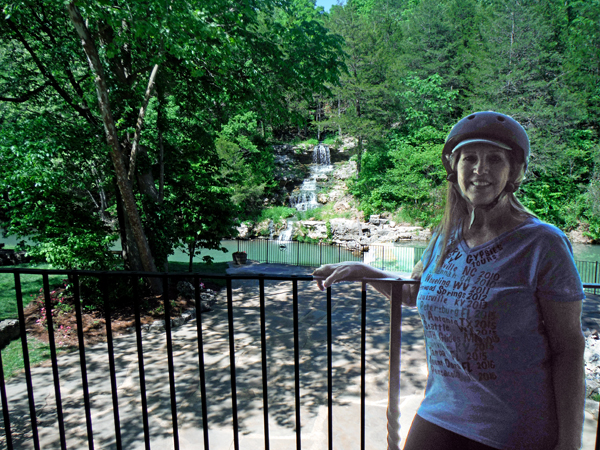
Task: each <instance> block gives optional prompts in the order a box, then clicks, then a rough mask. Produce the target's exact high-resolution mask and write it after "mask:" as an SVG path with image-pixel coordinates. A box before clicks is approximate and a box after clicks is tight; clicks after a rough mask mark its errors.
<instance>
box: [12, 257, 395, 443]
mask: <svg viewBox="0 0 600 450" xmlns="http://www.w3.org/2000/svg"><path fill="white" fill-rule="evenodd" d="M0 272H1V273H7V272H8V273H13V274H14V283H15V293H16V301H17V306H18V311H19V321H20V332H21V348H22V351H23V362H24V375H23V377H16V378H19V380H21V378H24V384H25V385H26V393H27V395H26V396H23V397H19V398H11V396H10V395H9V394H10V392H13V391H14V389H13V390H12V391H11V389H8V390H7V383H6V382H5V381H4V374H3V373H0V392H1V394H2V411H3V416H2V417H3V428H4V437H3V438H2V437H0V441H3V442H2V443H1V444H0V446H4V448H7V449H13V448H22V447H23V444H24V441H23V439H25V438H24V436H27V438H26V441H27V442H26V444H27V446H30V445H31V447H32V448H35V449H40V448H44V447H45V445H48V440H49V439H50V441H52V444H51V445H49V446H51V447H52V448H61V449H65V448H67V446H68V443H69V442H70V441H69V439H70V437H69V434H70V433H69V432H67V430H69V431H71V430H72V427H73V426H74V425H73V422H72V420H73V419H72V408H73V405H71V404H69V405H68V409H70V410H71V412H70V414H71V415H70V417H71V419H70V421H69V422H68V423H67V421H66V419H65V415H64V412H63V409H64V407H65V405H64V404H63V400H62V397H61V394H62V392H63V390H64V389H65V387H64V385H63V384H62V383H61V373H62V372H61V368H60V367H59V348H57V343H56V336H55V333H54V331H55V330H54V328H55V324H54V323H53V314H52V313H53V310H54V309H55V305H53V303H52V299H51V295H50V292H51V286H50V285H49V282H48V279H49V275H63V276H66V277H68V278H69V280H70V284H72V286H73V291H72V294H73V301H74V307H75V310H76V321H77V336H78V351H79V369H78V370H77V371H78V372H79V373H80V375H79V376H78V377H79V378H80V380H78V382H77V383H76V384H77V385H78V386H80V389H81V399H82V408H81V411H82V412H81V413H80V414H79V416H78V420H79V422H80V423H79V424H77V425H78V426H80V427H81V428H84V431H80V432H81V433H83V434H84V435H85V438H84V439H82V442H87V444H82V443H81V442H80V443H78V444H72V443H71V444H70V448H81V447H82V446H85V445H87V447H88V448H90V449H93V448H95V447H96V448H100V447H101V448H117V449H122V448H130V444H131V441H130V439H131V438H130V437H129V436H127V435H126V432H125V431H124V430H123V424H122V417H123V416H122V409H123V408H124V407H126V406H124V405H123V403H122V401H120V397H119V392H120V389H119V384H120V383H119V382H122V381H123V380H118V379H117V378H118V377H117V366H118V365H119V364H120V363H121V362H122V360H123V359H124V356H123V355H122V354H121V353H120V350H119V346H118V345H117V341H118V340H115V337H114V336H113V331H112V328H111V324H112V321H113V320H114V317H113V310H114V305H113V302H114V299H111V298H110V289H111V286H113V285H114V283H115V280H116V279H119V278H123V277H125V278H128V279H130V280H131V281H132V282H131V283H130V285H132V286H133V289H134V292H133V303H134V304H133V310H134V315H135V326H134V333H135V346H131V347H132V348H133V347H135V352H136V358H137V364H136V365H137V372H138V373H137V376H136V378H137V380H138V383H139V385H138V386H137V387H136V389H137V391H138V392H139V395H140V397H141V398H140V403H141V411H140V412H139V417H138V419H137V421H136V422H137V423H138V424H141V428H142V430H141V432H140V433H141V435H142V436H140V437H139V438H138V439H139V440H140V442H141V441H142V440H143V442H144V446H145V448H146V449H149V448H150V444H151V441H152V439H151V438H152V435H153V433H157V434H159V435H163V434H164V430H160V431H157V430H156V429H155V427H153V426H150V421H151V419H152V417H151V414H150V413H149V409H150V406H149V400H151V399H150V398H148V397H149V394H148V390H147V387H148V384H147V376H148V373H147V369H148V364H147V361H146V358H148V355H147V354H146V353H145V351H144V340H143V336H142V333H143V327H142V323H141V312H140V303H141V301H142V299H141V298H140V296H139V294H140V293H139V291H138V286H139V284H140V283H139V280H140V279H142V278H144V277H146V278H147V277H150V276H154V277H156V276H158V277H160V278H161V279H162V281H163V286H164V292H165V293H166V294H165V295H166V296H167V298H166V300H165V301H164V302H163V304H164V318H165V320H164V328H165V340H166V357H167V367H166V374H165V375H168V378H167V377H165V379H164V380H163V382H164V389H165V390H168V392H169V400H168V401H169V403H170V411H171V413H170V422H171V428H172V432H171V433H170V435H171V437H172V446H173V448H175V449H178V448H180V435H179V433H180V428H181V425H182V423H183V422H182V421H181V419H180V417H179V407H180V405H181V400H182V399H181V394H180V395H179V398H178V395H177V392H178V391H177V384H178V383H181V382H182V381H181V380H182V376H181V374H179V373H178V372H179V371H180V370H181V364H180V361H178V359H180V358H181V357H180V356H179V355H180V352H179V351H178V352H175V351H174V342H173V337H172V326H171V320H170V319H169V318H170V317H171V301H170V300H171V299H169V298H168V293H169V292H170V290H169V286H170V285H171V284H173V283H176V282H177V281H178V280H181V279H186V280H190V281H191V282H192V284H193V286H194V288H195V290H194V292H195V300H196V305H201V298H200V292H201V290H200V283H201V280H206V279H212V280H215V279H224V280H225V282H226V298H227V300H226V303H227V305H226V316H227V340H228V351H229V355H228V358H229V364H228V366H229V379H230V389H231V391H230V398H231V407H230V414H231V416H230V419H231V426H232V439H233V448H235V449H236V450H237V449H239V448H240V439H239V434H240V422H239V419H238V415H239V412H240V411H239V404H240V399H239V398H238V392H239V387H238V386H237V382H238V374H237V373H236V372H237V371H238V366H237V358H236V335H237V334H244V333H248V330H245V329H239V328H236V326H235V321H236V316H237V315H239V312H237V311H236V306H240V305H241V304H242V303H244V301H245V300H244V301H242V300H240V301H239V302H238V301H236V302H234V288H233V283H234V282H242V281H245V280H254V281H258V284H259V312H260V319H259V320H260V353H261V356H260V357H261V371H260V372H261V377H262V383H261V384H262V396H263V398H262V405H263V414H264V448H266V449H269V448H270V441H271V438H270V433H269V414H270V411H269V405H270V402H269V377H268V375H269V373H268V372H269V371H268V370H267V369H268V367H267V366H268V364H267V353H268V345H267V338H268V335H267V330H266V322H267V321H266V317H265V310H266V306H265V304H266V301H267V300H268V298H267V296H266V295H265V283H266V282H285V283H291V288H292V289H291V293H292V295H291V297H292V298H291V300H292V314H291V322H292V325H293V327H292V328H293V366H294V370H293V377H294V388H293V392H294V415H295V417H294V425H295V426H294V428H295V434H296V445H297V446H296V448H297V449H300V448H302V433H301V431H302V417H301V405H302V394H301V380H302V377H303V373H302V372H301V364H300V350H301V347H300V346H301V342H300V338H299V325H300V316H299V306H301V305H300V303H299V286H298V285H299V283H308V284H310V285H314V283H312V281H313V278H312V277H311V276H256V275H254V276H242V275H240V276H225V275H214V274H206V275H205V274H200V273H194V274H189V273H177V274H174V273H169V274H166V273H164V274H151V273H141V272H136V273H133V272H110V273H108V272H91V271H58V270H37V269H8V268H1V269H0ZM24 274H27V275H32V274H33V275H38V276H40V277H41V278H42V280H43V295H44V304H45V308H46V318H47V330H48V338H49V347H50V361H51V365H52V371H51V378H52V385H53V395H52V396H53V397H54V403H55V408H54V409H55V413H56V419H55V432H56V436H55V437H54V438H52V437H49V436H48V427H47V426H46V427H45V428H44V433H43V434H44V437H43V439H42V437H41V435H40V432H39V425H38V424H39V410H38V409H39V398H38V396H39V395H41V394H40V389H42V390H46V389H47V386H45V385H43V386H42V385H40V384H41V383H39V382H38V381H35V379H34V377H33V376H32V372H33V370H32V366H31V363H30V360H29V351H28V334H27V329H26V322H25V316H24V306H25V305H24V301H23V296H22V293H21V287H20V286H21V277H22V275H24ZM82 277H85V278H87V279H89V278H90V277H91V278H97V279H99V280H100V286H101V287H102V289H101V291H102V302H101V306H102V308H103V311H104V319H105V323H106V352H107V354H106V357H107V362H108V364H107V369H108V370H106V369H105V368H104V367H98V366H97V365H96V364H93V366H94V367H93V368H90V366H89V363H88V361H89V355H88V353H89V352H90V349H89V347H88V346H86V345H85V343H84V342H85V341H84V334H83V327H84V326H83V323H82V298H81V294H80V288H79V284H80V280H81V278H82ZM363 288H364V284H363ZM302 291H306V286H304V285H303V287H302ZM311 295H312V294H311ZM323 295H324V296H326V302H327V309H326V328H327V329H326V353H327V357H326V358H327V364H326V365H327V367H326V371H327V389H326V392H325V391H323V393H322V396H323V398H322V399H321V400H322V401H323V402H324V403H326V404H327V410H328V420H327V423H328V433H327V435H328V439H329V443H328V448H330V449H332V448H333V439H334V434H333V406H334V398H333V389H334V386H333V359H332V344H333V337H334V336H333V326H334V324H333V321H332V292H331V288H329V289H327V292H326V293H323ZM357 306H358V305H357ZM304 309H305V308H304V307H303V314H304V315H305V314H306V311H305V310H304ZM358 309H359V310H360V312H359V314H360V317H361V319H360V380H361V381H360V392H361V393H360V399H361V400H360V402H361V407H360V423H361V438H360V439H361V443H362V445H361V448H365V370H366V337H367V322H366V319H367V295H366V290H365V289H363V290H362V294H361V300H360V306H358ZM200 310H201V308H199V307H198V308H197V311H198V315H197V320H196V335H197V342H196V348H197V350H196V351H197V358H198V359H197V361H198V370H197V373H196V375H195V376H196V378H197V382H198V385H199V390H200V408H199V409H200V414H201V416H202V417H201V422H200V423H201V426H202V433H203V439H202V440H203V448H204V449H205V450H208V449H209V448H211V447H210V431H209V430H210V427H211V421H210V410H211V396H210V394H207V374H206V371H207V368H210V365H209V366H207V364H206V362H205V360H204V357H205V354H206V349H205V344H206V342H205V340H204V334H205V333H204V332H203V322H204V319H203V316H204V315H203V314H202V313H201V312H200ZM398 329H399V328H398ZM281 363H283V362H278V364H281ZM178 367H179V369H178ZM1 368H2V358H1V355H0V372H2V369H1ZM98 370H101V371H103V373H104V370H106V372H105V373H106V374H107V375H108V377H109V379H110V395H111V396H112V401H111V408H112V422H113V424H114V433H113V436H112V438H111V439H109V440H108V441H107V440H106V429H105V428H106V424H104V425H103V427H104V428H103V431H102V435H103V437H102V439H103V441H102V443H101V444H99V441H98V438H97V436H96V435H95V433H94V431H95V428H94V423H95V420H94V417H96V416H97V414H98V411H97V410H95V407H94V401H93V400H94V398H95V397H97V396H98V393H97V392H96V391H95V390H94V389H95V385H96V381H91V382H90V376H93V377H94V379H96V378H97V373H95V372H94V371H98ZM178 375H179V376H178ZM188 375H189V374H186V377H187V376H188ZM69 376H72V371H71V373H70V374H69ZM62 381H64V380H62ZM11 383H13V381H12V380H10V381H9V382H8V384H9V385H11ZM155 383H156V380H154V381H153V388H154V389H156V384H155ZM11 387H12V385H11ZM347 387H348V386H347V385H346V384H345V383H343V385H342V386H341V387H338V388H339V389H346V388H347ZM338 388H336V389H338ZM398 388H399V386H398ZM69 390H70V391H72V388H69ZM90 390H94V393H93V394H92V393H91V392H90ZM44 395H46V394H44ZM325 398H326V401H325ZM312 401H315V400H314V399H313V400H312ZM26 405H28V412H26V410H27V406H26ZM129 413H130V412H129ZM155 414H156V413H155ZM245 414H247V412H245ZM24 416H28V418H27V419H24ZM128 421H130V419H128ZM46 425H47V424H46ZM50 428H52V427H50ZM123 433H125V434H123ZM53 439H54V440H53ZM44 442H46V444H45V445H44Z"/></svg>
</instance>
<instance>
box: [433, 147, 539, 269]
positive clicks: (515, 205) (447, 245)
mask: <svg viewBox="0 0 600 450" xmlns="http://www.w3.org/2000/svg"><path fill="white" fill-rule="evenodd" d="M460 153H461V151H460V149H459V150H457V151H456V152H454V153H453V154H452V155H451V157H450V165H451V167H452V170H455V169H456V165H457V163H458V159H459V158H460ZM506 153H507V154H508V156H509V161H510V175H509V180H512V181H511V183H512V184H513V185H514V188H515V191H516V190H517V189H518V188H519V186H520V185H521V183H522V182H523V180H524V179H525V163H524V162H518V161H517V160H516V158H515V157H514V154H513V152H511V151H506ZM504 194H505V197H506V198H507V201H508V205H509V212H510V214H511V216H512V217H514V218H517V219H527V218H530V217H536V216H535V214H533V213H532V212H531V211H529V210H528V209H527V208H526V207H525V206H523V204H522V203H521V202H520V201H519V200H518V199H517V197H516V196H515V194H514V192H505V193H504ZM468 218H469V208H468V205H467V201H466V200H465V199H464V197H463V196H462V194H461V193H460V188H459V187H458V185H457V184H456V183H450V182H449V183H448V188H447V191H446V207H445V209H444V215H443V216H442V220H441V221H440V223H439V225H438V226H437V227H436V228H435V231H434V238H433V240H432V241H431V242H430V244H429V249H430V251H429V252H428V258H427V260H426V261H425V268H427V267H429V265H430V264H431V262H432V256H433V249H434V248H435V247H436V246H437V245H438V243H439V242H441V249H440V252H439V255H440V256H439V258H438V260H437V262H436V264H435V268H434V272H437V271H438V270H439V269H441V267H442V265H443V264H444V260H445V259H446V257H447V256H448V254H450V253H451V252H452V251H453V250H454V249H455V248H456V246H457V245H458V242H459V240H460V239H458V238H459V237H460V235H461V234H462V225H463V223H464V222H465V220H468ZM440 239H441V241H440ZM451 240H452V242H451Z"/></svg>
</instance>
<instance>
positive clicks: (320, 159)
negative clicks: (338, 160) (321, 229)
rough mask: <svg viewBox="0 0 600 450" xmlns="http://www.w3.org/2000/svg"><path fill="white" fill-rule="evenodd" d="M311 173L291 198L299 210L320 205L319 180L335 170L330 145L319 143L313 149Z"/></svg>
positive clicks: (292, 203)
mask: <svg viewBox="0 0 600 450" xmlns="http://www.w3.org/2000/svg"><path fill="white" fill-rule="evenodd" d="M309 169H310V173H309V175H308V178H305V179H304V181H303V182H302V185H301V186H300V189H299V190H298V191H295V192H294V193H293V194H292V196H291V198H290V205H291V206H292V207H294V208H296V209H297V210H298V211H309V210H311V209H315V208H317V207H318V206H319V203H318V202H317V181H318V180H319V178H323V177H324V176H325V175H326V174H327V173H329V172H331V171H332V170H333V166H332V165H331V156H330V153H329V146H328V145H324V144H319V145H317V146H315V148H314V150H313V163H312V164H311V165H310V166H309Z"/></svg>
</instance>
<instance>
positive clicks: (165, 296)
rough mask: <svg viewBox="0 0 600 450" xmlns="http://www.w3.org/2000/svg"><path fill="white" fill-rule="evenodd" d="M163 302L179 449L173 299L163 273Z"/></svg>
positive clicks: (174, 441)
mask: <svg viewBox="0 0 600 450" xmlns="http://www.w3.org/2000/svg"><path fill="white" fill-rule="evenodd" d="M163 291H164V292H163V299H164V300H163V302H164V305H165V335H166V338H167V362H168V365H169V387H170V391H171V420H172V424H173V448H174V449H175V450H179V429H178V426H177V396H176V393H175V364H174V362H173V339H172V336H171V299H170V298H169V277H168V274H165V275H163Z"/></svg>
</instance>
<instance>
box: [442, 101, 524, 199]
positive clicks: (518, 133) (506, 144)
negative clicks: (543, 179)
mask: <svg viewBox="0 0 600 450" xmlns="http://www.w3.org/2000/svg"><path fill="white" fill-rule="evenodd" d="M473 143H487V144H492V145H495V146H496V147H500V148H503V149H505V150H509V151H512V152H514V153H513V154H514V156H515V158H516V160H517V163H520V164H523V165H524V168H523V170H524V171H526V170H527V165H528V163H529V137H528V136H527V132H526V131H525V129H524V128H523V127H522V126H521V124H520V123H519V122H517V121H516V120H515V119H513V118H512V117H510V116H507V115H505V114H500V113H497V112H494V111H481V112H476V113H473V114H470V115H469V116H467V117H465V118H463V119H461V120H460V121H459V122H458V123H457V124H456V125H454V127H452V130H451V131H450V134H449V135H448V137H447V138H446V143H445V144H444V148H443V150H442V164H444V168H445V169H446V173H447V174H448V177H447V178H448V181H450V182H451V183H456V172H455V171H454V170H453V169H452V165H451V162H450V160H451V157H452V154H453V153H454V152H455V151H456V150H457V149H459V148H461V147H463V146H465V145H467V144H473ZM510 184H511V186H509V190H510V189H511V188H512V187H514V184H513V183H510ZM514 190H516V188H515V189H514ZM514 190H512V192H514Z"/></svg>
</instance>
